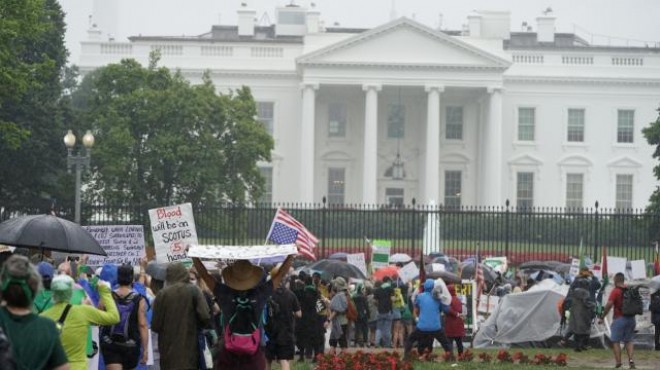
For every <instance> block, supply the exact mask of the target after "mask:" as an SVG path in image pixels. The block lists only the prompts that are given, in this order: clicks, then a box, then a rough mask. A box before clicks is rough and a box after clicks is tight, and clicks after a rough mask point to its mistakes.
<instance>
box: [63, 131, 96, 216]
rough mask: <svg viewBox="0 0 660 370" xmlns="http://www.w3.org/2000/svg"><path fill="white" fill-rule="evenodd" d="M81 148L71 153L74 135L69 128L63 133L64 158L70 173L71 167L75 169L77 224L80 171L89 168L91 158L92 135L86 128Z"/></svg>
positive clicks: (74, 140)
mask: <svg viewBox="0 0 660 370" xmlns="http://www.w3.org/2000/svg"><path fill="white" fill-rule="evenodd" d="M82 143H83V149H82V150H81V151H78V154H74V153H73V149H74V147H75V146H76V135H74V134H73V132H71V130H69V131H68V132H67V133H66V135H64V145H66V149H67V151H68V154H67V158H66V165H67V168H68V170H69V173H71V169H72V168H75V170H76V204H75V207H76V211H75V221H76V223H77V224H80V187H81V184H80V182H81V173H82V171H83V170H86V169H88V168H89V160H90V158H91V154H92V153H91V152H92V147H93V146H94V135H92V132H91V131H89V130H87V132H86V133H85V135H84V136H83V138H82Z"/></svg>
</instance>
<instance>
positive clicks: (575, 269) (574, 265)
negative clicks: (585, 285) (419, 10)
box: [568, 258, 580, 277]
mask: <svg viewBox="0 0 660 370" xmlns="http://www.w3.org/2000/svg"><path fill="white" fill-rule="evenodd" d="M579 273H580V260H579V259H577V258H573V260H572V261H571V269H570V270H569V271H568V274H569V275H571V276H573V277H575V276H577V274H579Z"/></svg>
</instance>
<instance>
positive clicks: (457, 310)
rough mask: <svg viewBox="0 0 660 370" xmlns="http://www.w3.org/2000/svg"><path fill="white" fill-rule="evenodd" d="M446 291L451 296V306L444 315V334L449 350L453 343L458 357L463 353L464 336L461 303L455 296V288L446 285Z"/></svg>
mask: <svg viewBox="0 0 660 370" xmlns="http://www.w3.org/2000/svg"><path fill="white" fill-rule="evenodd" d="M447 291H448V292H449V294H450V295H451V304H450V305H449V308H450V310H449V312H447V313H445V334H446V335H447V338H448V340H449V346H450V348H451V347H452V346H453V344H454V342H455V343H456V349H457V350H458V354H459V355H460V354H462V353H463V337H464V336H465V323H464V322H463V318H462V317H461V313H462V312H463V302H461V299H460V298H458V296H457V295H456V287H455V286H454V285H448V286H447ZM452 351H453V349H452Z"/></svg>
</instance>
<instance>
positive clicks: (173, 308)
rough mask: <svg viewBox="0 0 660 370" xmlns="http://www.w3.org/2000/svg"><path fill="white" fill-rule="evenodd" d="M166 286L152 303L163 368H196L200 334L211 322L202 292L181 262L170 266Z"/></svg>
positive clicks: (153, 320) (154, 326)
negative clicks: (192, 282)
mask: <svg viewBox="0 0 660 370" xmlns="http://www.w3.org/2000/svg"><path fill="white" fill-rule="evenodd" d="M165 283H166V286H165V288H163V290H161V291H160V292H158V295H156V299H155V300H154V303H153V317H152V320H151V329H152V330H153V331H154V332H156V333H158V349H159V352H160V367H161V368H162V369H171V370H177V369H197V368H198V366H197V360H198V349H197V332H198V330H201V329H202V328H203V327H205V326H207V325H208V324H209V322H210V320H211V317H210V314H209V308H208V305H207V304H206V299H205V298H204V295H203V294H202V291H201V290H200V289H199V288H197V287H196V286H194V285H192V284H191V283H190V278H189V275H188V270H186V267H185V266H184V265H183V264H181V263H172V264H170V265H169V266H167V272H166V280H165Z"/></svg>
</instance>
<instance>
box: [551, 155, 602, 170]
mask: <svg viewBox="0 0 660 370" xmlns="http://www.w3.org/2000/svg"><path fill="white" fill-rule="evenodd" d="M557 164H558V165H560V166H565V167H591V166H593V164H594V163H593V162H592V161H591V160H590V159H589V158H587V157H586V156H584V155H581V154H571V155H567V156H565V157H563V158H562V159H560V160H559V162H557Z"/></svg>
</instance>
